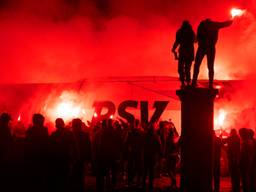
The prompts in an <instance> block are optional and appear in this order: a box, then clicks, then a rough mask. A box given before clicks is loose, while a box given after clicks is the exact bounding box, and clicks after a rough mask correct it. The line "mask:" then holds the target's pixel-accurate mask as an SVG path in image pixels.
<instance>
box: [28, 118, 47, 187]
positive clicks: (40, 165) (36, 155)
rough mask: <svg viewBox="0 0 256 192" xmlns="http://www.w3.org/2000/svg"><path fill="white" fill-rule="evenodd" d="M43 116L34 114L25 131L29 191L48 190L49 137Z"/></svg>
mask: <svg viewBox="0 0 256 192" xmlns="http://www.w3.org/2000/svg"><path fill="white" fill-rule="evenodd" d="M44 120H45V119H44V116H43V115H41V114H34V115H33V117H32V121H33V125H32V127H30V128H28V130H27V132H26V140H27V143H26V153H27V163H28V171H29V181H28V182H29V185H30V187H29V188H30V190H31V191H40V192H41V191H42V192H45V191H47V190H48V184H49V177H48V176H49V175H48V174H49V172H48V171H49V170H48V168H49V163H48V161H49V151H48V147H49V138H48V129H47V127H45V126H44Z"/></svg>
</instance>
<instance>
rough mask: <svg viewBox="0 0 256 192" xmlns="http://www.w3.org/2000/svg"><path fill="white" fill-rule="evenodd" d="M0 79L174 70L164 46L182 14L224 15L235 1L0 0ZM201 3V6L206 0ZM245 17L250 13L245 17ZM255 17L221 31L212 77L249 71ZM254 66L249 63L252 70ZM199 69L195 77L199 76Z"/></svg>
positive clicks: (194, 21)
mask: <svg viewBox="0 0 256 192" xmlns="http://www.w3.org/2000/svg"><path fill="white" fill-rule="evenodd" d="M0 2H1V3H0V6H1V12H0V25H1V30H0V38H1V47H0V58H1V63H0V65H1V67H2V69H3V70H2V71H3V73H2V75H1V78H0V82H5V83H14V82H22V83H24V82H67V81H76V80H79V79H82V78H87V77H95V76H131V75H170V76H177V72H176V71H177V63H176V61H174V58H173V56H172V55H171V53H170V48H171V46H172V43H173V41H174V38H175V32H176V30H177V29H178V27H179V26H180V23H181V22H182V20H184V19H188V20H190V21H191V23H192V25H193V27H194V29H195V30H196V28H197V25H198V24H199V22H200V21H201V20H202V19H204V18H206V17H210V18H212V19H214V20H226V19H229V18H230V16H229V9H230V8H231V7H232V6H233V5H239V6H247V7H249V4H248V3H247V5H244V3H243V2H242V1H240V2H239V1H230V0H224V1H223V0H221V1H214V2H213V1H210V0H207V1H201V0H195V1H191V2H190V1H185V0H140V1H137V0H108V1H106V0H83V1H82V0H40V1H39V0H38V1H34V0H11V1H9V0H1V1H0ZM206 4H207V5H208V6H205V5H206ZM248 18H249V19H248ZM254 31H255V19H254V16H253V14H250V16H245V18H241V19H237V21H235V23H234V25H233V26H232V27H230V28H227V29H223V30H222V31H221V32H220V37H219V42H218V52H217V58H216V77H217V78H218V79H227V78H228V79H232V78H236V79H239V78H245V77H247V76H251V77H253V76H254V69H255V66H254V64H253V63H254V60H255V59H254V58H253V57H252V56H251V57H249V55H253V54H254V52H255V51H254V49H255V43H254V42H255V39H256V37H255V35H254V34H255V33H254ZM252 68H253V70H252ZM206 74H207V73H206V70H205V69H204V67H203V69H202V73H201V75H202V77H206Z"/></svg>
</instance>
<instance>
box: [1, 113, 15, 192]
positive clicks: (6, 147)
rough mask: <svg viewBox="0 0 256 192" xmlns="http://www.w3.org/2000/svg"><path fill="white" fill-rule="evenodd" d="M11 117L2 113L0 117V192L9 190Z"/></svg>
mask: <svg viewBox="0 0 256 192" xmlns="http://www.w3.org/2000/svg"><path fill="white" fill-rule="evenodd" d="M10 121H11V116H10V115H9V114H8V113H2V114H1V116H0V191H5V190H6V189H9V190H10V187H11V186H10V179H11V175H10V169H11V164H10V160H11V159H10V157H11V149H12V143H13V141H12V135H11V130H10V125H9V123H10Z"/></svg>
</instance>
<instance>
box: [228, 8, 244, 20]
mask: <svg viewBox="0 0 256 192" xmlns="http://www.w3.org/2000/svg"><path fill="white" fill-rule="evenodd" d="M244 13H245V10H243V9H238V8H232V9H231V10H230V14H231V16H232V19H234V18H235V17H240V16H242V15H243V14H244Z"/></svg>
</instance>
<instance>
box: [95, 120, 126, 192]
mask: <svg viewBox="0 0 256 192" xmlns="http://www.w3.org/2000/svg"><path fill="white" fill-rule="evenodd" d="M94 149H95V151H94V153H95V161H96V185H97V191H98V192H101V191H104V189H107V191H111V190H112V189H114V188H115V186H116V182H117V175H116V172H117V160H119V157H120V156H119V155H120V150H121V146H120V139H119V137H118V134H117V132H116V131H115V130H114V129H113V125H112V120H111V119H107V120H103V121H102V130H101V131H100V132H99V133H98V134H97V136H95V141H94ZM105 177H106V184H105Z"/></svg>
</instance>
